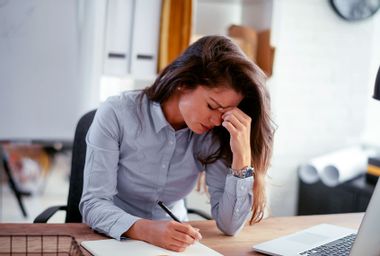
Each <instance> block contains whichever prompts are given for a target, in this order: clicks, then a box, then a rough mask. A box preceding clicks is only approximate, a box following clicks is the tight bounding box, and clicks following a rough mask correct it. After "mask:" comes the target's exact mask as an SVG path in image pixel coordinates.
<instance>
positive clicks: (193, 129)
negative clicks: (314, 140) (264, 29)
mask: <svg viewBox="0 0 380 256" xmlns="http://www.w3.org/2000/svg"><path fill="white" fill-rule="evenodd" d="M264 80H265V76H264V74H263V73H262V71H261V70H260V69H259V68H258V67H257V66H256V65H255V64H254V63H252V62H251V61H249V60H248V59H247V58H246V57H245V55H244V54H243V53H242V52H241V51H240V49H239V48H238V47H237V46H236V45H235V44H234V43H233V42H232V41H231V40H230V39H228V38H226V37H222V36H207V37H203V38H201V39H199V40H198V41H197V42H195V43H194V44H192V45H191V46H190V47H189V48H188V49H187V50H186V51H185V52H184V53H183V54H182V55H181V56H180V57H178V58H177V59H176V60H175V61H174V62H173V63H171V64H170V65H169V66H167V67H166V68H165V69H164V70H163V71H162V73H161V74H160V75H159V76H158V77H157V79H156V81H155V82H154V84H153V85H152V86H150V87H148V88H146V89H145V90H143V91H134V92H125V93H123V94H122V95H121V96H116V97H111V98H110V99H108V100H107V101H106V102H105V103H104V104H103V105H102V106H101V107H100V108H99V109H98V111H97V113H96V116H95V119H94V121H93V123H92V125H91V128H90V130H89V132H88V134H87V138H86V140H87V156H86V165H85V172H84V188H83V195H82V199H81V202H80V211H81V213H82V216H83V219H84V221H85V222H86V223H87V224H89V225H90V226H91V227H92V228H94V229H95V230H97V231H99V232H102V233H105V234H107V235H109V236H111V237H114V238H116V239H121V238H123V237H130V238H133V239H138V240H144V241H147V242H149V243H151V244H154V245H157V246H161V247H163V248H167V249H170V250H174V251H183V250H184V249H185V248H186V247H187V246H189V245H190V244H192V243H194V241H196V240H199V239H201V238H202V236H201V234H200V232H199V230H197V229H195V228H193V227H191V226H190V225H189V224H185V223H179V222H175V221H172V220H171V219H170V217H168V215H166V214H165V212H164V211H163V210H162V209H161V208H160V207H159V206H158V205H157V201H163V202H164V203H165V204H166V205H167V206H168V207H169V208H170V209H171V211H172V212H173V213H174V215H176V216H177V217H178V218H179V219H180V220H181V221H186V220H187V215H186V209H185V206H184V202H183V198H184V197H185V196H186V195H188V194H189V193H190V192H191V191H192V189H193V188H194V185H195V183H196V180H197V177H198V174H199V172H201V171H205V174H206V183H207V185H208V189H209V193H210V201H211V212H212V216H213V218H214V219H215V220H216V223H217V226H218V228H219V229H220V230H221V231H222V232H224V233H225V234H227V235H234V234H235V233H237V232H238V231H239V230H240V229H241V228H242V227H243V225H244V224H245V221H246V220H247V218H248V216H249V215H250V213H251V210H252V211H253V212H252V216H251V219H250V223H253V222H258V221H260V220H261V218H262V216H263V210H264V206H265V197H264V194H265V192H264V177H265V173H266V171H267V169H268V165H269V160H270V157H271V152H272V140H273V129H272V126H271V121H270V113H269V111H270V110H269V97H268V93H267V91H266V89H265V87H264Z"/></svg>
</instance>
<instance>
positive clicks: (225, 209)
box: [206, 160, 253, 235]
mask: <svg viewBox="0 0 380 256" xmlns="http://www.w3.org/2000/svg"><path fill="white" fill-rule="evenodd" d="M206 183H207V186H208V189H209V193H210V197H211V200H210V201H211V214H212V216H213V218H214V219H215V221H216V224H217V226H218V228H219V229H220V230H221V231H222V232H223V233H225V234H226V235H235V234H237V233H238V232H239V231H240V230H241V229H242V228H243V226H244V224H245V223H246V220H247V218H248V216H249V215H250V213H251V207H252V202H253V195H252V186H253V176H252V177H248V178H244V179H241V178H238V177H235V176H233V175H231V174H228V167H227V166H226V165H225V163H224V161H223V160H217V161H216V162H214V163H212V164H209V165H207V166H206Z"/></svg>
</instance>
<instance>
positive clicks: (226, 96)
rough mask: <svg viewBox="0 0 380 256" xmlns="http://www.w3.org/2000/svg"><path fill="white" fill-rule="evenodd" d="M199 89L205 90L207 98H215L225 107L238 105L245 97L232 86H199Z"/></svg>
mask: <svg viewBox="0 0 380 256" xmlns="http://www.w3.org/2000/svg"><path fill="white" fill-rule="evenodd" d="M199 89H200V90H201V91H203V93H204V94H205V96H206V98H208V99H209V100H215V101H216V102H217V103H219V104H220V105H222V106H225V107H232V106H233V107H236V106H237V105H239V103H240V101H241V100H242V99H243V96H242V95H241V93H238V92H236V91H235V90H233V89H232V88H230V87H225V86H219V87H215V88H208V87H204V86H199Z"/></svg>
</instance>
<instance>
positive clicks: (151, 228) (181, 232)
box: [124, 219, 202, 252]
mask: <svg viewBox="0 0 380 256" xmlns="http://www.w3.org/2000/svg"><path fill="white" fill-rule="evenodd" d="M124 235H125V236H127V237H130V238H132V239H137V240H143V241H146V242H148V243H150V244H154V245H157V246H159V247H162V248H165V249H168V250H172V251H176V252H183V251H184V250H185V249H186V247H188V246H189V245H192V244H193V243H194V242H195V241H199V240H200V239H202V235H201V234H200V233H199V229H196V228H193V227H192V226H191V225H190V224H186V223H179V222H176V221H173V220H172V221H167V220H145V219H140V220H138V221H136V222H135V223H134V224H133V225H132V226H131V228H130V229H129V230H128V231H127V232H125V234H124Z"/></svg>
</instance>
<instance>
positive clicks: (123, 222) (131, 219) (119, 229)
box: [110, 214, 141, 240]
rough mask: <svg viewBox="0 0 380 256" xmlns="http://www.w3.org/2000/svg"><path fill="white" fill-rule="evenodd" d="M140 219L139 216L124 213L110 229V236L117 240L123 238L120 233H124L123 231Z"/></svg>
mask: <svg viewBox="0 0 380 256" xmlns="http://www.w3.org/2000/svg"><path fill="white" fill-rule="evenodd" d="M140 219H141V218H139V217H136V216H133V215H129V214H126V215H124V216H123V217H121V218H120V219H118V220H117V221H116V223H115V224H114V225H113V226H112V228H111V230H110V236H111V237H113V238H115V239H117V240H121V239H123V238H124V237H122V235H123V234H124V232H126V231H127V230H129V229H130V228H131V226H132V225H133V224H134V223H135V222H136V221H138V220H140Z"/></svg>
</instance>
